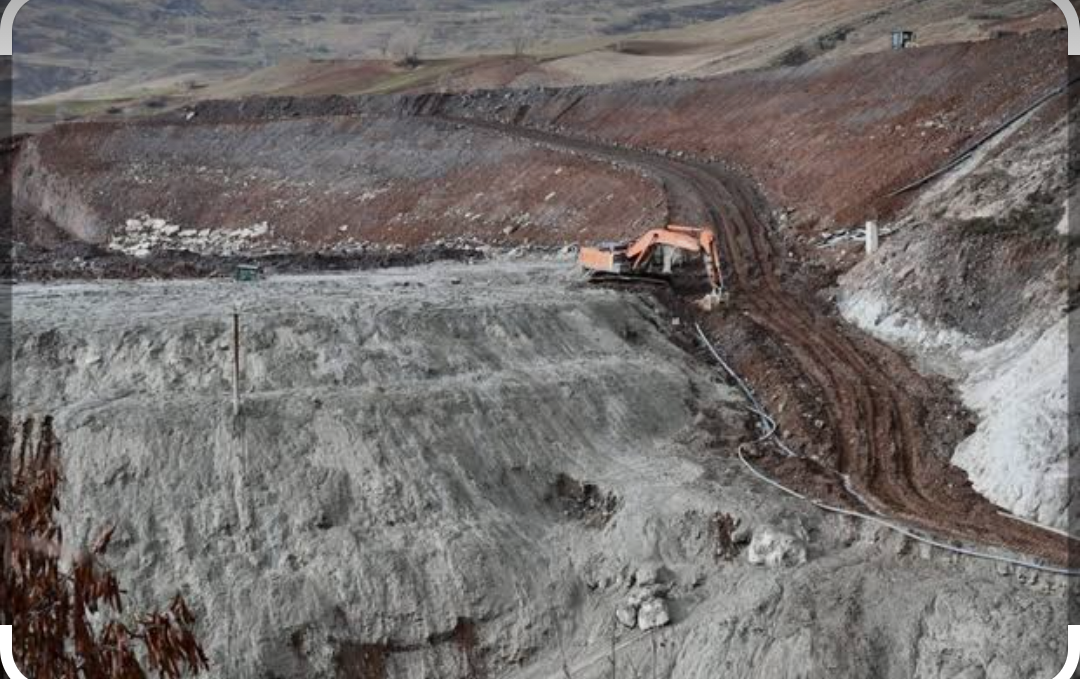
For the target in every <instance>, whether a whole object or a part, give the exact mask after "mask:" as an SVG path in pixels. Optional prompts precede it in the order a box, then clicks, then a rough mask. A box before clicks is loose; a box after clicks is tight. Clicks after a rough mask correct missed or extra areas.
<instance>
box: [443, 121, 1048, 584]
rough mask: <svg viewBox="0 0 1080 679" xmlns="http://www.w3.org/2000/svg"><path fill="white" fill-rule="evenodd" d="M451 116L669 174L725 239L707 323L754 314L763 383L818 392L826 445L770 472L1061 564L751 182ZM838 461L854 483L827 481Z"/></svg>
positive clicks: (745, 363)
mask: <svg viewBox="0 0 1080 679" xmlns="http://www.w3.org/2000/svg"><path fill="white" fill-rule="evenodd" d="M443 119H445V120H448V121H450V122H452V123H453V124H457V125H462V124H464V125H471V126H475V127H480V128H486V129H488V130H492V131H495V132H498V133H501V134H507V135H512V136H514V137H517V138H521V139H523V140H528V141H531V142H536V143H541V144H545V145H549V146H551V147H554V148H557V149H563V150H566V151H569V152H574V153H583V154H587V155H590V156H593V157H598V158H602V159H606V160H609V161H615V162H621V163H629V164H633V165H637V166H639V167H641V168H642V169H644V170H646V171H647V172H650V173H652V174H653V175H654V176H656V177H657V178H658V179H660V180H661V181H662V182H663V184H664V187H665V189H666V191H667V194H668V201H669V209H670V218H671V219H672V220H673V221H677V222H689V223H693V222H694V221H695V220H696V221H699V222H700V221H701V220H708V221H709V222H711V224H712V226H713V228H714V229H716V231H717V233H718V235H719V237H720V244H721V257H722V259H724V260H725V261H724V262H723V264H724V266H725V275H726V276H727V286H728V289H729V291H730V292H731V303H730V305H729V306H730V307H731V308H729V309H728V310H727V311H725V312H723V313H721V314H716V313H713V314H709V315H707V316H706V317H705V318H703V324H704V325H705V327H706V329H707V330H708V331H710V332H711V333H721V334H723V333H724V332H725V327H724V326H725V324H732V323H734V324H744V323H748V324H750V326H751V327H750V328H748V329H747V330H748V332H747V334H748V335H749V336H752V337H754V336H756V337H760V338H761V339H762V341H760V342H756V343H754V344H758V345H760V347H762V348H761V351H768V352H769V354H770V355H769V356H767V357H764V358H763V357H762V356H760V355H758V356H752V357H744V358H743V359H742V360H740V357H739V356H736V357H735V360H734V362H735V368H736V370H738V371H739V372H740V373H742V374H743V375H744V376H747V377H749V381H750V382H751V384H755V387H756V388H757V389H759V390H760V391H762V392H763V396H765V400H766V403H768V404H769V406H770V408H772V407H773V406H775V404H776V401H777V400H780V399H778V394H777V393H776V392H777V390H779V391H780V392H784V393H783V394H782V399H783V400H787V399H789V398H791V399H793V400H800V399H801V400H803V401H806V400H807V394H810V395H812V397H811V398H812V399H815V400H819V401H820V404H813V405H811V406H810V407H818V408H819V410H820V412H821V413H822V420H823V423H822V424H821V426H820V427H819V429H821V430H822V432H823V435H824V436H825V437H827V444H828V445H826V446H824V447H823V449H822V450H823V452H822V454H821V455H813V456H812V457H813V458H814V459H810V458H807V457H800V458H799V459H797V460H787V461H780V460H772V461H764V460H763V461H762V463H763V464H765V465H766V466H767V468H768V469H769V470H770V472H771V473H772V474H774V475H777V476H780V477H781V478H782V479H784V480H785V481H786V482H788V483H790V485H794V486H796V487H798V488H800V489H801V490H804V491H806V492H808V493H810V494H815V495H818V496H820V495H822V494H825V495H827V496H828V498H827V499H829V500H831V501H834V502H835V501H836V500H837V499H838V497H840V496H843V495H846V496H847V497H846V498H844V500H845V501H846V502H847V504H849V505H850V506H861V507H863V508H864V509H867V510H870V511H871V512H876V513H879V514H883V515H888V516H892V517H894V518H896V519H899V520H902V521H904V522H906V523H908V524H911V525H913V526H916V527H919V528H921V529H924V530H927V531H930V532H932V533H936V534H938V535H944V536H947V537H949V538H952V539H958V540H963V541H967V542H975V543H980V544H985V545H993V546H996V547H1002V548H1006V549H1009V550H1013V551H1016V552H1020V553H1024V554H1030V555H1034V556H1037V557H1040V558H1043V559H1046V560H1048V561H1050V562H1053V563H1055V564H1059V565H1064V564H1066V563H1067V562H1068V546H1069V540H1068V539H1066V538H1065V537H1063V536H1059V535H1057V534H1055V533H1052V532H1050V531H1046V530H1042V529H1039V528H1038V527H1035V526H1031V525H1029V524H1026V523H1023V522H1021V521H1017V520H1015V519H1013V518H1010V517H1008V516H1006V515H1004V514H1002V513H1000V510H999V509H998V508H997V507H996V506H994V505H993V504H992V503H990V502H989V501H988V500H986V499H985V498H983V497H982V496H980V495H979V494H978V493H976V492H975V491H974V490H973V489H972V488H971V486H970V484H969V483H968V481H967V478H966V476H965V475H964V474H963V473H962V472H961V471H960V470H958V469H956V468H955V467H953V466H952V465H951V464H949V462H948V456H949V455H951V452H952V448H953V446H952V445H949V444H950V443H951V444H955V443H956V442H957V441H956V440H952V441H948V440H946V441H944V442H943V441H942V440H941V439H942V438H945V439H949V438H958V435H956V434H951V435H950V434H939V432H941V431H944V430H946V429H948V428H949V424H948V423H942V420H947V419H951V418H952V415H951V414H948V413H949V411H950V409H955V407H956V406H955V403H954V402H951V401H952V399H951V396H950V395H949V394H947V393H943V392H947V391H948V390H947V389H945V388H944V385H942V384H940V383H939V382H935V380H933V379H931V378H928V377H926V376H923V375H921V374H920V373H919V372H918V371H916V370H915V369H913V368H912V367H911V366H910V365H909V363H908V361H907V360H906V359H905V358H904V357H903V356H902V355H900V354H899V353H898V352H896V351H894V350H893V349H891V348H890V347H888V346H886V345H885V344H883V343H881V342H879V341H877V340H874V339H872V338H870V337H869V336H867V335H865V334H863V333H862V332H860V331H859V330H857V329H855V328H853V327H851V326H850V325H848V324H846V323H844V322H843V321H842V320H840V319H838V318H837V317H835V316H834V315H831V314H829V313H828V312H827V311H826V310H825V309H823V304H822V302H821V301H820V300H818V299H817V298H816V297H815V296H814V294H813V290H812V289H811V288H812V286H805V285H803V286H801V287H802V289H801V290H800V286H798V285H796V284H792V283H791V282H790V281H788V280H785V277H782V276H781V274H780V272H781V271H782V270H783V268H784V266H785V263H784V261H783V258H782V255H781V254H780V253H778V251H777V246H776V243H775V242H774V241H773V240H772V239H771V237H770V233H769V229H768V228H767V224H766V220H765V219H763V218H762V217H761V215H762V214H763V212H764V210H763V208H762V206H761V203H762V201H761V200H760V198H759V197H758V195H757V193H756V192H755V190H754V189H753V188H752V187H751V186H750V185H749V184H748V183H747V182H746V181H745V180H744V179H741V178H740V177H738V176H736V175H735V174H733V173H729V172H726V171H724V170H722V169H720V168H717V167H714V166H708V165H704V164H699V163H696V162H693V161H688V160H674V159H671V158H669V157H666V156H661V155H659V154H655V153H650V152H647V151H640V150H630V149H626V148H622V147H614V146H608V145H605V144H601V143H596V142H593V141H587V140H583V139H577V138H573V137H566V136H563V135H561V134H554V133H551V132H547V131H542V130H537V129H534V128H523V127H516V126H512V125H504V124H501V123H495V122H490V121H483V120H471V119H463V118H459V117H453V118H449V117H443ZM750 353H751V354H753V353H755V352H754V351H751V352H750ZM762 369H765V370H770V371H774V372H775V371H779V372H786V373H787V375H786V378H785V379H783V380H781V382H782V383H781V384H778V385H777V387H776V389H774V390H771V389H768V388H766V389H762V388H761V387H762V385H760V384H757V382H758V380H757V377H758V375H756V374H755V373H757V372H760V371H761V370H762ZM783 382H786V383H787V384H788V385H789V386H787V387H785V386H784V384H783ZM795 382H804V383H805V382H809V383H810V384H809V386H810V388H809V389H802V390H799V389H796V388H795V387H794V386H791V385H793V384H794V383H795ZM954 429H955V427H954ZM796 452H800V453H801V452H802V451H796ZM830 470H831V471H830ZM837 472H838V473H839V474H840V475H842V477H843V478H844V479H846V480H847V484H844V483H843V482H837V481H836V480H835V479H834V480H833V481H831V482H826V481H823V480H822V479H823V478H824V477H825V476H830V475H831V476H832V477H835V476H836V473H837ZM845 485H846V487H847V488H848V489H849V490H848V491H847V492H845V490H844V488H845ZM851 491H853V492H851ZM856 495H857V497H855V496H856ZM866 505H869V506H866Z"/></svg>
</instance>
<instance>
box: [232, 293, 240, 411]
mask: <svg viewBox="0 0 1080 679" xmlns="http://www.w3.org/2000/svg"><path fill="white" fill-rule="evenodd" d="M239 414H240V312H239V311H234V312H233V415H239Z"/></svg>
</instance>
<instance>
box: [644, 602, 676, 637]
mask: <svg viewBox="0 0 1080 679" xmlns="http://www.w3.org/2000/svg"><path fill="white" fill-rule="evenodd" d="M669 622H671V615H670V614H669V613H668V607H667V602H666V601H664V600H663V599H652V600H651V601H646V602H645V603H643V604H641V608H640V609H638V615H637V623H638V629H640V630H642V631H648V630H651V629H655V628H657V627H663V626H664V625H666V624H668V623H669Z"/></svg>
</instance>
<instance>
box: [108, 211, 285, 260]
mask: <svg viewBox="0 0 1080 679" xmlns="http://www.w3.org/2000/svg"><path fill="white" fill-rule="evenodd" d="M269 234H270V225H269V224H267V223H266V222H259V223H257V224H253V225H252V226H248V227H244V228H241V229H188V228H183V227H181V226H178V225H176V224H170V223H169V222H168V220H165V219H161V218H159V217H151V216H149V215H141V216H139V217H136V218H134V219H129V220H127V222H126V223H125V224H124V228H123V230H121V231H120V232H119V233H115V234H113V236H112V238H110V240H109V244H108V247H109V249H110V250H113V251H115V252H123V253H124V254H127V255H131V256H133V257H149V256H150V255H151V254H152V253H154V252H160V251H163V250H186V251H188V252H195V253H199V254H215V255H231V254H236V253H239V252H247V251H251V250H253V249H255V248H258V247H259V246H260V245H261V241H263V240H264V239H265V237H266V236H268V235H269Z"/></svg>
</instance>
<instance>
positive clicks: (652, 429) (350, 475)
mask: <svg viewBox="0 0 1080 679" xmlns="http://www.w3.org/2000/svg"><path fill="white" fill-rule="evenodd" d="M570 269H571V266H570V264H569V262H563V261H559V262H522V261H518V260H515V261H504V262H493V263H486V264H482V265H472V266H468V265H464V264H453V265H451V264H441V265H436V266H432V267H425V268H416V269H408V270H405V269H400V270H387V271H382V272H378V273H368V274H359V275H349V276H340V277H330V276H321V277H320V276H306V277H291V278H278V279H271V280H269V281H266V282H264V283H262V284H259V285H255V286H247V287H245V286H240V285H238V284H234V283H225V282H189V283H168V284H163V283H150V282H142V283H109V284H70V285H62V286H56V285H49V286H38V285H26V286H19V287H18V290H17V291H16V295H17V296H16V304H15V308H16V319H15V320H16V372H15V382H16V384H18V385H24V386H23V388H22V389H21V390H20V391H19V393H18V394H17V401H18V406H19V410H20V412H22V413H26V414H43V413H52V414H54V415H55V416H56V418H57V427H58V432H59V436H60V439H61V441H62V443H63V446H64V453H63V458H64V463H65V472H66V474H67V479H68V483H67V486H66V490H65V497H64V503H65V504H64V506H65V508H66V509H67V511H68V512H69V513H68V515H67V517H68V518H67V520H66V521H67V525H68V532H67V534H68V535H69V536H70V537H71V539H73V540H76V541H78V540H84V539H87V538H89V537H91V536H92V535H93V533H94V530H95V527H96V526H99V525H100V522H102V521H107V520H109V519H115V520H117V521H118V522H119V526H118V530H117V534H116V537H115V538H114V543H113V544H114V549H113V557H112V558H113V559H114V564H115V565H116V566H117V568H118V570H119V572H120V574H121V575H122V577H123V581H124V582H125V583H127V584H128V586H129V587H130V589H131V594H132V596H133V597H134V599H135V600H136V601H137V602H140V603H144V604H145V603H152V602H161V601H163V600H165V599H166V598H167V597H169V596H171V594H172V593H173V592H174V591H175V590H176V589H180V590H182V591H183V592H184V593H185V595H186V596H187V597H188V600H189V601H190V602H191V603H192V605H193V607H194V608H195V609H196V612H197V614H198V615H199V617H200V621H201V623H200V624H201V630H202V633H203V636H204V638H205V639H206V643H207V647H208V650H209V652H210V655H211V658H212V661H213V663H214V666H215V676H220V677H332V676H361V677H379V676H386V677H465V676H505V677H550V676H560V675H563V668H566V669H567V670H568V671H569V673H570V675H571V676H573V677H575V678H581V677H600V676H610V671H611V670H610V664H609V661H610V659H611V656H612V655H613V654H612V651H611V648H612V645H613V642H612V633H613V630H614V632H615V635H616V636H615V641H614V647H615V652H614V656H615V659H616V663H617V666H618V667H620V668H622V670H620V673H619V676H626V677H630V676H635V675H639V676H653V674H654V669H655V674H656V675H657V676H672V677H702V676H739V677H761V678H762V679H764V678H766V677H768V678H772V677H796V676H797V677H888V678H896V679H900V678H901V677H902V678H904V679H908V678H910V677H925V678H930V677H934V678H938V677H940V678H945V677H950V678H951V677H957V676H971V677H975V676H985V677H993V678H1001V679H1005V678H1006V677H1007V678H1010V679H1011V678H1013V677H1032V678H1036V677H1043V676H1049V675H1052V674H1053V673H1054V672H1055V671H1056V670H1057V668H1058V667H1059V666H1060V664H1061V658H1062V657H1063V656H1064V638H1060V639H1059V638H1057V637H1056V636H1055V635H1054V634H1052V633H1051V634H1047V630H1063V629H1064V625H1065V610H1064V596H1065V590H1064V584H1063V583H1062V582H1060V581H1058V580H1056V579H1053V578H1047V577H1045V576H1040V577H1035V576H1034V574H1031V573H1028V572H1019V573H1012V572H1010V571H1009V570H1007V569H1001V570H999V569H998V568H995V567H994V566H992V565H988V564H984V563H981V562H967V561H962V562H956V561H955V560H953V559H952V558H951V557H949V556H947V555H943V554H937V553H931V552H928V551H925V550H922V549H918V548H914V547H913V546H911V545H908V544H906V543H904V542H902V541H901V540H900V539H899V538H897V537H896V536H893V535H889V534H885V533H880V532H878V531H876V530H875V529H872V528H869V527H866V526H863V525H861V524H858V523H852V522H850V521H849V520H848V519H843V518H840V517H834V516H830V515H825V514H821V513H818V512H817V511H816V510H813V509H811V508H809V507H808V506H806V505H805V504H802V503H801V502H799V501H797V500H795V499H793V498H789V497H787V496H783V495H780V494H778V493H777V492H776V491H775V490H774V489H771V488H769V487H768V486H765V485H764V484H762V483H761V482H759V481H757V480H755V479H754V478H752V477H751V476H749V475H748V474H747V473H746V472H745V470H744V469H743V468H742V466H741V464H740V463H739V461H738V460H737V459H736V458H734V457H733V454H734V451H735V448H736V446H737V444H738V443H739V442H741V441H743V440H746V439H747V438H749V437H752V436H754V435H755V434H754V433H753V432H752V431H751V430H749V428H748V425H747V421H746V417H745V415H744V414H743V412H744V411H743V406H742V404H741V403H740V402H739V400H738V399H737V398H736V397H735V392H734V391H733V390H732V389H731V388H730V387H728V386H726V385H725V384H723V383H722V382H721V381H720V380H718V379H717V378H716V377H715V373H714V372H713V371H712V370H711V369H710V368H709V367H708V366H707V364H705V363H704V362H702V361H700V360H699V359H698V358H696V357H695V356H694V355H692V354H690V353H687V352H686V350H684V349H682V348H680V346H679V344H681V343H682V342H683V340H682V339H681V338H680V335H678V334H677V332H678V330H677V329H678V328H680V327H683V326H681V325H676V324H675V323H673V322H672V319H671V318H670V316H668V315H667V314H666V313H665V312H663V311H661V310H660V309H659V307H658V306H657V305H655V304H654V303H652V302H650V301H649V300H647V299H645V298H641V297H638V296H635V295H630V294H626V293H620V292H615V291H611V290H604V289H598V288H585V287H581V286H579V285H577V284H576V283H575V282H574V281H573V279H572V277H570V274H569V271H570ZM195 300H197V302H196V301H195ZM234 308H239V309H240V311H241V314H242V319H243V347H244V359H243V364H244V371H245V383H244V389H243V391H244V397H243V408H242V414H241V416H240V417H234V416H233V413H232V405H231V403H230V388H229V360H230V358H229V357H230V350H229V343H230V332H231V329H230V323H229V319H230V314H231V313H232V311H233V309H234ZM575 480H577V481H582V482H588V483H589V484H592V485H590V486H589V487H588V488H586V487H583V486H580V485H578V484H577V483H576V481H575ZM609 494H610V496H609ZM609 498H610V499H609ZM717 514H729V515H731V516H732V517H734V518H735V519H736V520H737V521H738V523H739V528H738V530H736V531H735V535H734V539H735V545H734V548H733V550H732V551H731V553H730V554H727V551H728V550H726V549H720V548H721V547H724V546H725V541H724V539H723V538H722V534H721V532H720V531H718V530H717V529H716V522H715V518H716V516H717ZM770 532H771V533H773V534H776V533H783V534H786V535H788V536H789V537H791V539H792V540H793V542H794V543H796V544H798V545H801V546H803V547H805V549H806V559H807V560H806V562H805V563H803V559H802V558H796V557H798V554H794V556H792V555H789V556H792V558H791V559H789V560H788V565H786V566H775V567H771V566H764V565H752V564H751V563H750V557H749V552H752V551H754V550H753V549H747V548H746V547H745V541H746V540H748V539H749V538H750V537H754V538H755V540H756V539H758V538H760V537H761V536H763V535H766V534H768V533H770ZM718 550H719V551H721V552H725V554H724V555H721V556H719V557H718ZM796 551H797V550H796ZM659 566H662V568H660V575H659V579H660V580H661V581H663V582H666V583H667V584H668V586H669V587H670V591H669V592H668V593H667V602H668V606H669V609H670V613H671V617H672V621H673V624H672V625H671V626H670V627H666V628H662V629H661V630H660V631H657V632H653V633H643V632H639V631H637V630H633V631H631V630H626V629H623V628H621V627H616V626H615V625H614V623H613V622H612V621H613V616H614V612H615V609H616V607H617V606H618V605H620V604H622V603H623V602H625V601H626V599H627V596H628V594H629V592H630V585H631V583H632V582H633V581H634V580H635V579H637V573H638V572H639V570H641V569H642V567H646V568H645V570H650V569H654V568H657V567H659ZM963 672H967V674H962V673H963Z"/></svg>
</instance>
